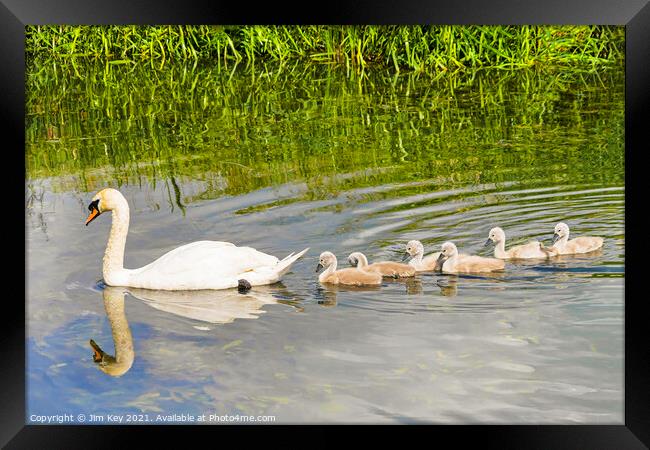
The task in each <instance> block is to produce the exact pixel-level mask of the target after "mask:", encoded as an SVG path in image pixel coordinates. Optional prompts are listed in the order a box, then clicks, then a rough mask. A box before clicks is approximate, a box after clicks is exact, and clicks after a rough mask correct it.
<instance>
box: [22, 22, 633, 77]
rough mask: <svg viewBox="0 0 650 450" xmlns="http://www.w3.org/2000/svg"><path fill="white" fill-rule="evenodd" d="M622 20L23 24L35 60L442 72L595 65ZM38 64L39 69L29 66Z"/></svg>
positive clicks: (612, 46)
mask: <svg viewBox="0 0 650 450" xmlns="http://www.w3.org/2000/svg"><path fill="white" fill-rule="evenodd" d="M624 49H625V29H624V27H618V26H423V25H418V26H375V25H372V26H322V25H319V26H259V25H257V26H212V25H200V26H194V25H192V26H171V25H170V26H27V27H26V53H27V57H28V58H27V59H28V61H29V62H30V63H34V62H37V63H39V64H42V63H43V62H48V61H49V62H56V63H58V64H65V65H72V66H76V65H77V64H79V63H80V62H81V61H88V60H101V61H104V62H105V63H106V64H110V65H121V64H129V65H132V64H138V63H143V62H144V63H147V64H149V65H150V66H151V67H155V68H162V67H164V66H165V65H169V64H173V63H178V62H179V61H184V62H188V61H190V62H194V63H197V64H198V63H200V62H206V61H210V62H214V63H215V65H216V66H217V67H218V68H219V69H220V70H221V69H228V68H229V67H231V66H232V65H233V64H236V63H243V64H245V65H246V66H249V65H252V66H254V65H255V64H260V63H261V62H263V61H266V62H268V61H275V62H280V63H288V62H290V61H298V60H299V61H311V62H314V63H319V64H334V65H339V66H345V68H346V70H348V71H349V72H350V71H355V72H363V71H364V70H366V69H368V68H375V67H383V68H392V69H394V70H396V71H398V72H399V71H401V70H408V71H414V72H417V73H427V74H438V73H441V72H443V73H444V72H450V71H451V72H456V71H464V70H467V69H477V68H499V69H517V68H524V67H533V66H548V65H554V66H569V67H581V68H583V70H584V68H586V69H587V70H595V69H596V68H597V67H599V66H603V65H608V64H612V63H616V62H617V61H621V60H622V59H623V58H624ZM32 70H35V69H32Z"/></svg>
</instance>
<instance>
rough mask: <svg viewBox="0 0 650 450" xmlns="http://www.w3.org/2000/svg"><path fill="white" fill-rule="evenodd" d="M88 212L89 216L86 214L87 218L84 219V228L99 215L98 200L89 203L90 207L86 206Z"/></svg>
mask: <svg viewBox="0 0 650 450" xmlns="http://www.w3.org/2000/svg"><path fill="white" fill-rule="evenodd" d="M88 211H90V214H88V217H87V218H86V226H88V224H89V223H90V222H92V221H93V220H95V218H96V217H97V216H98V215H100V214H101V213H100V212H99V199H97V200H95V201H94V202H90V205H88Z"/></svg>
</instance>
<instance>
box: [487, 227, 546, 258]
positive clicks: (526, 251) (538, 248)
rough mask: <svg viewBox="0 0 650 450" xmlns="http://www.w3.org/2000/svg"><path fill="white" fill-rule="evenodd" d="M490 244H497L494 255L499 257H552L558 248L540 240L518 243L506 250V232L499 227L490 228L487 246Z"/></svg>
mask: <svg viewBox="0 0 650 450" xmlns="http://www.w3.org/2000/svg"><path fill="white" fill-rule="evenodd" d="M490 244H495V246H494V257H495V258H499V259H511V258H512V259H514V258H517V259H525V258H550V257H551V256H555V255H557V251H556V250H554V249H553V248H548V247H544V246H543V245H542V243H541V242H539V241H531V242H529V243H527V244H522V245H516V246H514V247H511V248H510V249H509V250H506V233H505V232H504V231H503V229H501V228H499V227H494V228H492V229H491V230H490V233H489V234H488V240H487V241H486V242H485V246H486V247H487V246H488V245H490Z"/></svg>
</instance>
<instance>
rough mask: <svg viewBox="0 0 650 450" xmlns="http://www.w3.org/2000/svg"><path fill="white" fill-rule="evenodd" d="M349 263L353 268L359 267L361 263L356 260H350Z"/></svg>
mask: <svg viewBox="0 0 650 450" xmlns="http://www.w3.org/2000/svg"><path fill="white" fill-rule="evenodd" d="M348 262H349V263H350V265H351V266H352V267H357V264H358V263H359V261H357V260H356V258H348Z"/></svg>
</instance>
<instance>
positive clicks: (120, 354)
mask: <svg viewBox="0 0 650 450" xmlns="http://www.w3.org/2000/svg"><path fill="white" fill-rule="evenodd" d="M126 293H128V294H131V295H133V296H134V297H136V298H137V299H139V300H141V301H143V302H144V303H145V304H147V305H148V306H151V307H152V308H155V309H158V310H160V311H164V312H168V313H171V314H175V315H177V316H181V317H186V318H188V319H192V320H197V321H201V322H207V323H212V324H225V323H231V322H233V321H234V320H235V319H257V318H258V317H259V315H260V314H263V313H265V312H266V311H264V310H263V309H262V307H263V306H264V305H269V304H278V303H279V304H285V305H289V306H292V307H293V308H295V309H297V310H298V311H302V307H301V306H300V305H299V303H297V302H295V301H291V300H286V298H292V297H293V296H292V295H291V293H290V292H288V291H287V290H286V289H285V288H284V286H283V285H282V284H281V283H276V284H275V285H274V286H273V287H271V286H257V287H256V288H255V289H254V290H251V291H248V292H247V293H245V294H240V293H239V292H238V291H237V290H234V289H228V290H219V291H215V290H205V291H157V290H149V289H137V288H125V287H115V286H105V287H104V290H103V297H104V308H105V309H106V315H107V317H108V321H109V323H110V326H111V331H112V333H113V343H114V345H115V356H113V355H109V354H108V353H106V352H105V351H104V350H102V348H101V347H100V346H99V345H98V344H97V343H96V342H95V341H94V340H93V339H90V347H91V348H92V350H93V361H94V362H95V363H97V365H98V366H99V369H100V370H101V371H102V372H104V373H106V374H108V375H110V376H113V377H120V376H122V375H124V374H125V373H126V372H128V371H129V369H130V368H131V366H132V365H133V360H134V358H135V352H134V350H133V336H132V335H131V329H130V328H129V323H128V321H127V320H126V314H125V312H124V296H125V294H126ZM278 297H280V298H278ZM282 297H283V298H282Z"/></svg>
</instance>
